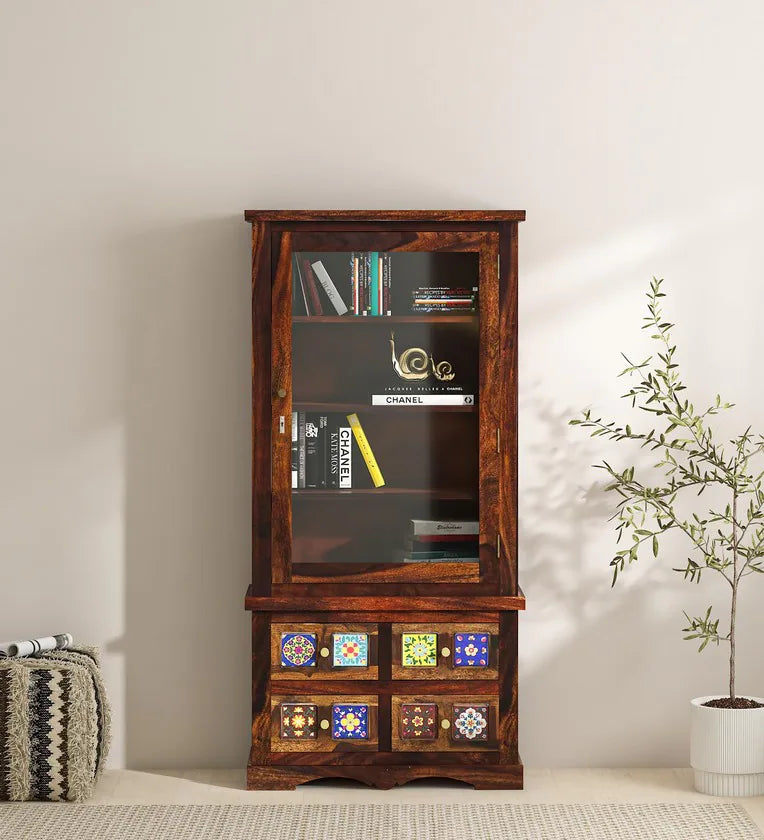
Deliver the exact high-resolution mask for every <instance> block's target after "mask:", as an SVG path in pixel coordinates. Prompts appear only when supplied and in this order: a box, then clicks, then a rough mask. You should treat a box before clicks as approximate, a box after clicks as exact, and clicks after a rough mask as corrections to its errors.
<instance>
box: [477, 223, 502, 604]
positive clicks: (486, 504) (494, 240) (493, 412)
mask: <svg viewBox="0 0 764 840" xmlns="http://www.w3.org/2000/svg"><path fill="white" fill-rule="evenodd" d="M485 237H486V238H485V241H484V242H483V243H481V248H480V360H479V371H480V399H479V401H478V404H479V407H480V441H479V448H480V471H479V476H480V477H479V481H480V490H479V500H480V501H479V504H480V580H481V582H482V583H484V584H487V585H488V586H491V587H497V588H498V582H499V571H498V563H499V554H498V550H497V546H498V543H497V540H498V536H499V453H498V451H497V445H496V440H497V438H496V433H497V431H498V430H499V428H500V425H501V421H502V417H501V415H502V414H503V412H502V410H501V394H502V385H503V383H502V381H501V377H502V371H501V368H500V366H499V354H500V353H501V349H500V348H501V340H500V335H499V272H498V261H499V237H498V235H497V234H495V233H488V234H486V235H485Z"/></svg>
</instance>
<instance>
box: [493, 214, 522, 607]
mask: <svg viewBox="0 0 764 840" xmlns="http://www.w3.org/2000/svg"><path fill="white" fill-rule="evenodd" d="M517 240H518V236H517V223H514V224H503V225H501V246H500V254H501V273H500V276H499V312H500V323H499V332H500V334H501V336H502V341H501V350H500V355H499V360H498V362H499V370H500V371H501V386H502V392H501V405H502V406H503V412H502V413H503V416H502V433H501V437H502V446H501V453H500V466H499V475H500V481H499V486H500V488H501V489H500V496H499V503H500V504H499V532H500V534H501V545H502V553H501V558H500V562H499V588H500V592H501V593H502V594H504V595H515V594H517V504H518V495H517V387H518V386H517Z"/></svg>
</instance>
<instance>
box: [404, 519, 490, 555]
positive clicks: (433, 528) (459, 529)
mask: <svg viewBox="0 0 764 840" xmlns="http://www.w3.org/2000/svg"><path fill="white" fill-rule="evenodd" d="M479 532H480V523H479V522H477V521H472V520H470V521H462V520H459V521H456V520H441V519H438V520H430V519H412V520H411V521H410V523H409V535H408V538H407V539H406V542H405V547H404V549H403V551H401V552H399V553H398V555H397V560H398V562H401V563H479V562H480V547H479V536H478V535H479Z"/></svg>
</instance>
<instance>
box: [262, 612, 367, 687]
mask: <svg viewBox="0 0 764 840" xmlns="http://www.w3.org/2000/svg"><path fill="white" fill-rule="evenodd" d="M378 639H379V636H378V632H377V625H376V624H311V623H308V622H305V623H303V622H297V623H295V622H292V623H290V624H272V625H271V674H272V675H274V676H278V679H280V680H284V679H287V680H288V679H292V680H304V679H306V678H311V677H313V678H315V679H321V680H327V679H336V680H352V679H356V680H376V679H377V675H378V668H377V643H378Z"/></svg>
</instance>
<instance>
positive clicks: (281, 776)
mask: <svg viewBox="0 0 764 840" xmlns="http://www.w3.org/2000/svg"><path fill="white" fill-rule="evenodd" d="M314 779H354V780H355V781H358V782H363V783H364V784H366V785H369V786H371V787H375V788H379V789H380V790H391V789H392V788H394V787H396V786H397V785H405V784H406V783H407V782H411V781H413V780H414V779H454V780H455V781H460V782H467V784H470V785H472V786H473V787H474V788H475V789H476V790H519V789H520V788H522V786H523V768H522V765H520V764H484V765H480V766H456V765H448V764H441V765H437V764H433V765H417V766H404V767H374V766H352V765H347V764H345V765H322V766H315V767H311V766H306V765H303V766H290V767H275V766H267V765H266V766H258V765H252V764H251V765H250V766H249V767H248V768H247V788H248V789H249V790H294V789H295V788H296V786H297V785H301V784H303V783H304V782H311V781H313V780H314Z"/></svg>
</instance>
